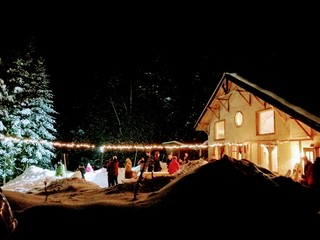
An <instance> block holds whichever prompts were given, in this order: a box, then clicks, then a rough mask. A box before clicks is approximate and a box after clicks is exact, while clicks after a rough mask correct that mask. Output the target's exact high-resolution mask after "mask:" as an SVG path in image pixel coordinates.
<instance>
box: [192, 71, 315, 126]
mask: <svg viewBox="0 0 320 240" xmlns="http://www.w3.org/2000/svg"><path fill="white" fill-rule="evenodd" d="M228 81H231V82H233V83H234V84H236V85H238V86H239V87H241V88H243V89H244V90H246V91H247V92H249V93H251V94H253V95H254V96H256V97H259V98H260V99H262V100H263V101H265V102H267V103H269V104H271V105H272V106H274V107H276V108H278V109H279V110H281V111H283V112H285V113H286V114H288V115H289V116H291V117H293V118H294V119H296V120H299V121H301V122H302V123H304V124H306V125H308V126H309V127H311V128H313V129H315V130H316V131H318V132H320V118H319V116H316V115H314V114H312V113H310V112H308V111H306V110H305V109H303V108H301V107H299V106H296V105H294V104H291V103H290V102H288V101H286V100H285V99H283V98H282V97H280V96H278V95H276V94H275V93H274V92H272V91H269V90H267V89H264V88H262V87H260V86H258V85H256V84H253V83H251V82H250V81H248V80H247V79H244V78H242V77H241V76H239V75H238V74H236V73H224V74H223V76H222V78H221V79H220V81H219V83H218V85H217V87H216V88H215V90H214V92H213V94H212V95H211V97H210V99H209V101H208V103H207V105H206V106H205V108H204V110H203V111H202V113H201V115H200V117H199V118H198V120H197V122H196V124H195V126H194V128H195V129H196V130H197V131H205V130H206V129H207V127H208V125H209V124H210V120H211V119H212V113H210V112H212V109H214V107H215V106H213V104H214V100H215V98H216V97H217V95H218V93H219V91H221V87H223V86H224V84H225V83H226V82H228ZM210 109H211V110H210Z"/></svg>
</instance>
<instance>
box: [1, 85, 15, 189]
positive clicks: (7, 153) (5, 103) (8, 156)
mask: <svg viewBox="0 0 320 240" xmlns="http://www.w3.org/2000/svg"><path fill="white" fill-rule="evenodd" d="M12 102H13V101H12V97H11V96H9V93H8V90H7V87H6V85H5V84H4V81H3V79H0V178H1V179H2V181H3V183H5V182H6V179H7V178H10V177H11V176H13V175H14V173H15V171H14V169H15V168H14V166H15V160H16V159H15V157H14V154H13V152H14V150H15V147H14V143H13V139H11V138H9V137H8V129H9V128H8V126H10V116H9V109H10V107H11V106H10V105H11V104H12Z"/></svg>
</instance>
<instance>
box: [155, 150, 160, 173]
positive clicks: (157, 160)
mask: <svg viewBox="0 0 320 240" xmlns="http://www.w3.org/2000/svg"><path fill="white" fill-rule="evenodd" d="M161 170H162V167H161V164H160V152H159V151H156V152H155V153H154V167H153V171H154V172H160V171H161Z"/></svg>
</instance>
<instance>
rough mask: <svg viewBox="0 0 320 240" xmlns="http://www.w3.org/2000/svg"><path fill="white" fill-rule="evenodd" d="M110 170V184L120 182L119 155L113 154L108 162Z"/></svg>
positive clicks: (113, 184)
mask: <svg viewBox="0 0 320 240" xmlns="http://www.w3.org/2000/svg"><path fill="white" fill-rule="evenodd" d="M107 172H108V186H109V187H111V186H115V185H117V184H118V175H119V161H118V158H117V156H113V157H112V159H111V160H110V161H109V162H108V164H107Z"/></svg>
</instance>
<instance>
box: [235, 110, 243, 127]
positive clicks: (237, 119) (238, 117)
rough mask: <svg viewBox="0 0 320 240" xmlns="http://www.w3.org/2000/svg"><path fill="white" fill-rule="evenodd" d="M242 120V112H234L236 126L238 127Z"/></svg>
mask: <svg viewBox="0 0 320 240" xmlns="http://www.w3.org/2000/svg"><path fill="white" fill-rule="evenodd" d="M242 122H243V114H242V112H236V114H235V115H234V123H235V124H236V126H237V127H240V126H241V125H242Z"/></svg>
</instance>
